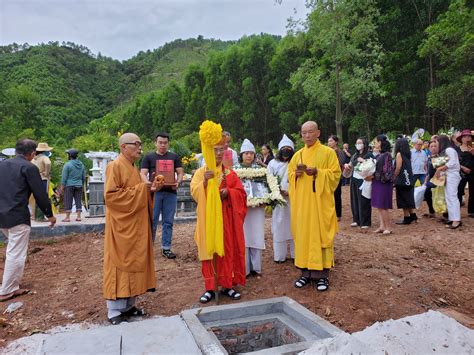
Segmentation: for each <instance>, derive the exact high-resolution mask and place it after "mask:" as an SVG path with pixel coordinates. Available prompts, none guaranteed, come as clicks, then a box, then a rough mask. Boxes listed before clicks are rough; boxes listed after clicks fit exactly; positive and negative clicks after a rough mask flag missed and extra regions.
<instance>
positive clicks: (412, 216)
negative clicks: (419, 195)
mask: <svg viewBox="0 0 474 355" xmlns="http://www.w3.org/2000/svg"><path fill="white" fill-rule="evenodd" d="M410 218H411V220H412V221H414V222H416V221H418V216H417V215H416V213H410Z"/></svg>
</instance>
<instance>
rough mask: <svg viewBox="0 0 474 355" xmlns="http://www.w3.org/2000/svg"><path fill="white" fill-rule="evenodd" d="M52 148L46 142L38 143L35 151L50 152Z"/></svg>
mask: <svg viewBox="0 0 474 355" xmlns="http://www.w3.org/2000/svg"><path fill="white" fill-rule="evenodd" d="M52 150H53V148H52V147H50V146H49V145H48V143H38V147H36V151H37V152H50V151H52Z"/></svg>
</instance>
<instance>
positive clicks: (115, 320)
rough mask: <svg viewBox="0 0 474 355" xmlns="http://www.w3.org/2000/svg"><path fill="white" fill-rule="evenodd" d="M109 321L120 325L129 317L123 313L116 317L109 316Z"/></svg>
mask: <svg viewBox="0 0 474 355" xmlns="http://www.w3.org/2000/svg"><path fill="white" fill-rule="evenodd" d="M109 322H110V323H112V324H113V325H118V324H120V323H122V322H128V319H127V317H126V316H125V315H124V313H121V314H120V315H118V316H116V317H112V318H109Z"/></svg>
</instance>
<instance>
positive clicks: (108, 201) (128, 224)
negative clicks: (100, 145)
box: [104, 154, 156, 300]
mask: <svg viewBox="0 0 474 355" xmlns="http://www.w3.org/2000/svg"><path fill="white" fill-rule="evenodd" d="M104 198H105V206H106V212H105V239H104V297H105V298H106V299H108V300H116V299H117V298H127V297H133V296H138V295H141V294H143V293H145V292H146V291H151V290H154V288H155V287H156V279H155V265H154V260H153V243H152V238H151V216H152V215H153V214H152V207H151V206H152V203H151V197H150V192H149V191H148V189H147V187H146V185H145V184H144V183H143V182H142V180H141V178H140V173H139V172H138V170H137V169H136V168H135V166H134V165H133V164H132V163H131V162H130V161H128V160H127V159H126V158H125V157H124V156H123V155H122V154H120V155H119V157H118V158H117V159H116V160H114V161H113V162H111V163H109V164H108V165H107V171H106V182H105V192H104Z"/></svg>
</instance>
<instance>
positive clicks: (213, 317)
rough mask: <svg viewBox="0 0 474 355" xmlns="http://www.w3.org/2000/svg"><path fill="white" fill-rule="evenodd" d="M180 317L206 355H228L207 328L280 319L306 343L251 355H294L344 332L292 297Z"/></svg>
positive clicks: (201, 310)
mask: <svg viewBox="0 0 474 355" xmlns="http://www.w3.org/2000/svg"><path fill="white" fill-rule="evenodd" d="M181 317H182V318H183V320H184V322H185V323H186V325H187V326H188V328H189V330H190V331H191V334H192V335H193V337H194V340H195V341H196V344H197V345H198V346H199V348H200V350H201V351H202V352H203V354H209V355H210V354H213V355H216V354H228V353H227V351H226V350H225V349H224V347H223V346H222V345H221V343H220V342H219V340H218V339H217V337H216V336H215V334H214V333H212V331H209V330H208V328H210V327H211V326H219V325H221V326H223V325H228V324H238V323H241V322H242V323H244V322H248V321H256V320H263V319H270V318H278V319H280V320H281V321H282V322H283V323H285V325H286V326H288V327H289V328H291V330H292V331H294V332H295V333H296V334H298V335H299V336H301V337H302V338H304V339H305V341H303V342H298V343H294V344H287V345H282V346H278V347H274V348H269V349H264V350H259V351H254V352H251V354H258V355H269V354H291V353H296V352H300V351H303V350H306V349H308V348H310V347H311V345H312V344H314V342H316V341H318V340H320V339H325V338H330V337H334V336H336V335H337V334H339V333H343V331H342V330H340V329H339V328H337V327H335V326H334V325H332V324H331V323H329V322H327V321H326V320H324V319H322V318H321V317H319V316H317V315H316V314H314V313H312V312H311V311H309V310H308V309H306V308H305V307H303V306H302V305H300V304H299V303H297V302H296V301H294V300H293V299H291V298H289V297H276V298H270V299H263V300H257V301H249V302H241V303H236V304H229V305H222V306H210V307H205V308H195V309H189V310H185V311H183V312H181Z"/></svg>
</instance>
